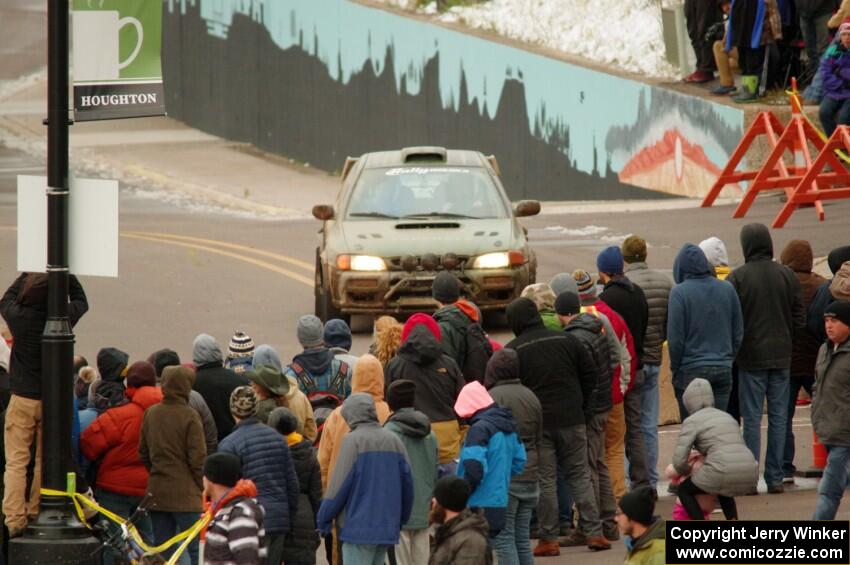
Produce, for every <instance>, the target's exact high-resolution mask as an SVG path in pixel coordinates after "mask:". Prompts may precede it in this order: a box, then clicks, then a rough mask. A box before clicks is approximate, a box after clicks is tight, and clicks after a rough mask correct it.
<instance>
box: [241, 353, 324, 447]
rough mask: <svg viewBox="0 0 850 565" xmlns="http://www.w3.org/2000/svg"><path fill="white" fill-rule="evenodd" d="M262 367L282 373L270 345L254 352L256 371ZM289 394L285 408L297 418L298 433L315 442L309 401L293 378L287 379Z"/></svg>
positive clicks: (315, 432)
mask: <svg viewBox="0 0 850 565" xmlns="http://www.w3.org/2000/svg"><path fill="white" fill-rule="evenodd" d="M263 365H268V366H269V367H274V368H275V369H277V370H278V371H279V372H281V373H282V372H283V367H282V366H281V363H280V355H278V354H277V351H275V350H274V348H273V347H272V346H270V345H266V344H263V345H260V346H259V347H257V349H256V350H254V365H253V368H254V369H255V370H256V369H258V368H259V367H261V366H263ZM288 380H289V392H287V393H286V395H285V397H286V406H287V407H288V408H289V409H290V410H291V411H292V413H293V414H295V417H296V418H298V433H299V434H301V435H303V436H304V437H306V438H307V439H309V440H310V441H316V435H318V433H319V432H318V428H317V427H316V419H315V418H314V417H313V406H312V405H311V404H310V400H309V399H308V398H307V395H305V394H304V393H303V392H301V391H300V390H299V389H298V382H297V381H296V380H295V378H293V377H288Z"/></svg>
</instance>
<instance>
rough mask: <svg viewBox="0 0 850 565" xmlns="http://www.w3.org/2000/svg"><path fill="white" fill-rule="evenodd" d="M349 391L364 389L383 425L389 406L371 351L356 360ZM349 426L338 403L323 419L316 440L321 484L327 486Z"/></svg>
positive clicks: (375, 358) (377, 362)
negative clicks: (319, 435)
mask: <svg viewBox="0 0 850 565" xmlns="http://www.w3.org/2000/svg"><path fill="white" fill-rule="evenodd" d="M351 391H352V394H354V393H356V392H365V393H366V394H368V395H369V396H371V397H372V399H373V400H374V401H375V411H376V412H377V415H378V422H379V423H380V424H381V425H383V424H384V422H386V421H387V418H389V417H390V407H389V405H388V404H387V403H386V402H384V369H383V367H381V362H380V361H378V358H377V357H375V356H374V355H369V354H366V355H364V356H362V357H361V358H360V359H358V360H357V364H356V365H355V366H354V377H353V378H352V379H351ZM349 431H351V429H350V428H349V427H348V424H347V423H346V421H345V419H344V418H343V417H342V406H339V407H337V408H335V409H334V411H333V412H331V414H330V416H328V418H327V420H325V424H324V430H323V431H322V433H321V436H322V439H321V441H320V442H319V453H318V457H319V465H320V466H321V468H322V488H327V486H328V482H329V481H330V478H331V473H332V471H333V468H334V465H336V458H337V456H338V455H339V450H340V449H341V447H342V440H343V439H345V436H346V435H348V432H349Z"/></svg>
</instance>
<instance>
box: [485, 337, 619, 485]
mask: <svg viewBox="0 0 850 565" xmlns="http://www.w3.org/2000/svg"><path fill="white" fill-rule="evenodd" d="M519 375H520V373H519V356H518V355H517V352H516V351H514V350H513V349H508V348H503V349H500V350H498V351H496V352H495V353H493V356H492V357H491V358H490V362H489V363H487V374H486V376H485V378H484V383H485V385H486V386H488V387H491V388H490V390H489V392H490V396H491V397H492V398H493V400H494V401H496V404H498V405H499V406H503V407H505V408H508V409H510V411H511V413H512V414H513V417H514V421H515V422H516V427H517V430H518V431H519V437H520V439H522V443H523V445H524V446H525V456H526V462H525V469H523V471H522V473H521V474H519V475H516V476H515V477H513V478H512V479H511V482H531V483H536V482H537V449H538V447H539V446H540V440H541V438H542V437H543V407H542V406H541V405H540V401H539V400H538V399H537V396H536V395H535V394H534V393H533V392H531V389H529V388H528V387H526V386H525V385H523V384H522V383H521V382H520V377H519ZM608 386H609V390H608V396H609V398H610V396H611V391H610V386H611V384H610V381H609V383H608Z"/></svg>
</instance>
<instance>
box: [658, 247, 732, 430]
mask: <svg viewBox="0 0 850 565" xmlns="http://www.w3.org/2000/svg"><path fill="white" fill-rule="evenodd" d="M673 277H674V278H675V280H676V286H675V287H673V290H672V291H671V292H670V303H669V306H668V308H667V346H668V348H669V351H670V368H671V370H672V371H673V388H674V390H675V392H676V398H677V400H678V401H679V404H680V406H679V410H680V412H681V413H682V415H683V419H684V417H686V416H687V411H686V410H684V407H683V406H682V395H683V394H684V392H685V389H687V388H688V385H689V384H690V382H691V381H692V380H694V379H696V378H702V379H705V380H707V381H708V382H709V383H710V384H711V388H712V390H713V391H714V406H715V408H718V409H720V410H723V411H725V410H726V408H727V405H728V404H729V395H730V394H731V392H732V363H733V362H734V361H735V356H736V355H737V354H738V350H739V349H740V347H741V342H742V340H743V339H744V318H743V315H742V313H741V302H740V301H739V300H738V295H737V294H736V293H735V289H734V288H733V287H732V285H731V284H729V283H727V282H726V281H721V280H719V279H716V278H715V277H714V274H713V273H712V268H711V265H709V263H708V259H706V257H705V253H703V251H702V249H700V248H699V247H697V246H696V245H694V244H692V243H686V244H685V245H683V246H682V249H681V250H679V254H678V255H677V256H676V260H675V262H674V263H673Z"/></svg>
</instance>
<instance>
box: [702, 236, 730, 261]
mask: <svg viewBox="0 0 850 565" xmlns="http://www.w3.org/2000/svg"><path fill="white" fill-rule="evenodd" d="M699 248H700V249H702V252H703V253H705V258H706V259H708V263H709V264H710V265H712V266H714V267H726V266H728V265H729V254H728V253H727V252H726V244H725V243H723V240H721V239H720V238H719V237H709V238H708V239H704V240H702V241H700V242H699Z"/></svg>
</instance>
